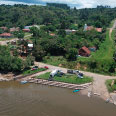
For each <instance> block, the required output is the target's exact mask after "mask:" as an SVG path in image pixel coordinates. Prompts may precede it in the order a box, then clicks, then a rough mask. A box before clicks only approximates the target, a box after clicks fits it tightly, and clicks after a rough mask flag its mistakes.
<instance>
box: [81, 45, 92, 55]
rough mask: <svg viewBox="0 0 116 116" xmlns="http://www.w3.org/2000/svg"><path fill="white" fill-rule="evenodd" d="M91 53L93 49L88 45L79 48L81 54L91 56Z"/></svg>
mask: <svg viewBox="0 0 116 116" xmlns="http://www.w3.org/2000/svg"><path fill="white" fill-rule="evenodd" d="M90 54H91V51H90V50H89V49H88V48H87V47H86V46H83V47H82V48H80V49H79V55H80V56H85V57H89V56H90Z"/></svg>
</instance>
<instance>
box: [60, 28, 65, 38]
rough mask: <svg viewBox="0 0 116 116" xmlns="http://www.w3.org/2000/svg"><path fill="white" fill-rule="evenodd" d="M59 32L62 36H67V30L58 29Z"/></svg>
mask: <svg viewBox="0 0 116 116" xmlns="http://www.w3.org/2000/svg"><path fill="white" fill-rule="evenodd" d="M58 34H59V35H60V36H61V37H63V38H64V37H65V36H66V32H65V30H64V29H60V30H59V31H58Z"/></svg>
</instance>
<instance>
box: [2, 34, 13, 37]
mask: <svg viewBox="0 0 116 116" xmlns="http://www.w3.org/2000/svg"><path fill="white" fill-rule="evenodd" d="M0 36H1V37H11V36H12V34H10V33H2V34H0Z"/></svg>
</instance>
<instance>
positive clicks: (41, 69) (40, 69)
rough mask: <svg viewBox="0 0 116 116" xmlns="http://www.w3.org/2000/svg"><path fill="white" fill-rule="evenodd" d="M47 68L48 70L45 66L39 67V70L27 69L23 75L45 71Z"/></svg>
mask: <svg viewBox="0 0 116 116" xmlns="http://www.w3.org/2000/svg"><path fill="white" fill-rule="evenodd" d="M45 70H47V69H45V68H38V69H37V70H26V71H23V73H22V75H23V76H25V75H30V74H34V73H37V72H41V71H45Z"/></svg>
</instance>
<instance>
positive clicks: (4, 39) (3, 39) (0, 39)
mask: <svg viewBox="0 0 116 116" xmlns="http://www.w3.org/2000/svg"><path fill="white" fill-rule="evenodd" d="M11 39H15V38H13V37H12V38H0V41H7V40H11Z"/></svg>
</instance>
